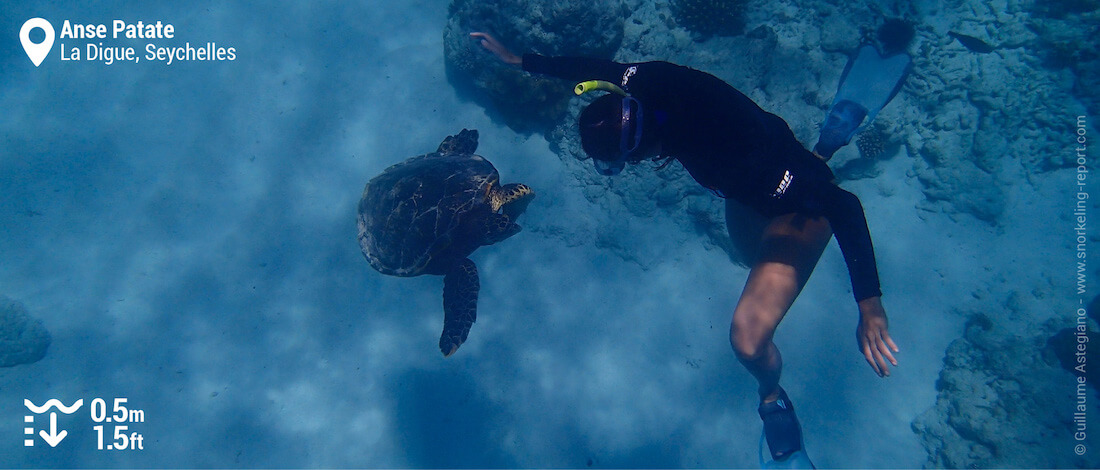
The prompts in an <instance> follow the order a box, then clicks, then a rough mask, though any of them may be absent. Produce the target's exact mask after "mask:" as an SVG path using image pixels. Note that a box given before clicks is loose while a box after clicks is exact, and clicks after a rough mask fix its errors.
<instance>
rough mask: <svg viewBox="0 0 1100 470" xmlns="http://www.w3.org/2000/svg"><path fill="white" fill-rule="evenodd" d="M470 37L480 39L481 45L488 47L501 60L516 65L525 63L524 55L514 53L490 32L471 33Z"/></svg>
mask: <svg viewBox="0 0 1100 470" xmlns="http://www.w3.org/2000/svg"><path fill="white" fill-rule="evenodd" d="M470 38H472V39H476V40H478V41H479V42H480V43H481V47H484V48H485V49H488V50H489V52H492V53H493V54H495V55H496V56H497V57H498V58H500V60H501V62H504V63H506V64H509V65H516V66H519V65H523V58H522V57H520V56H518V55H515V54H513V53H512V51H510V50H508V48H507V47H505V46H504V44H501V43H500V41H498V40H497V38H494V37H493V36H492V35H490V34H489V33H482V32H474V33H470Z"/></svg>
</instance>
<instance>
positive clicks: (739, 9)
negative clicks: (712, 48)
mask: <svg viewBox="0 0 1100 470" xmlns="http://www.w3.org/2000/svg"><path fill="white" fill-rule="evenodd" d="M746 3H747V2H745V1H744V0H676V1H674V2H672V13H673V17H674V18H676V22H677V23H679V24H680V25H681V26H683V27H684V28H686V29H687V30H688V31H691V32H692V33H695V34H696V38H697V40H699V41H704V40H706V39H709V38H710V37H711V36H736V35H738V34H741V33H742V32H743V31H744V30H745V5H746Z"/></svg>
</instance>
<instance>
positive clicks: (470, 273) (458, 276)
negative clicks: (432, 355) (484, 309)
mask: <svg viewBox="0 0 1100 470" xmlns="http://www.w3.org/2000/svg"><path fill="white" fill-rule="evenodd" d="M480 289H481V282H480V281H479V280H478V277H477V266H476V265H475V264H474V262H473V261H470V259H469V258H464V259H463V260H462V261H459V262H458V263H455V265H454V266H453V267H452V268H451V269H450V270H449V271H447V275H446V276H444V277H443V335H442V336H440V337H439V350H440V351H443V356H450V355H451V354H454V353H455V351H457V350H458V347H459V346H461V345H462V343H464V342H465V341H466V335H469V334H470V327H471V326H473V325H474V321H475V320H477V292H478V291H479V290H480Z"/></svg>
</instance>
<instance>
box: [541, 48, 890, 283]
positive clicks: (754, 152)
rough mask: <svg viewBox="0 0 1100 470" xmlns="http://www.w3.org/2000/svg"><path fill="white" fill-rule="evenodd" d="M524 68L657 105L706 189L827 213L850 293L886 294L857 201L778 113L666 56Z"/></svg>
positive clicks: (759, 206)
mask: <svg viewBox="0 0 1100 470" xmlns="http://www.w3.org/2000/svg"><path fill="white" fill-rule="evenodd" d="M523 69H524V70H526V71H528V72H532V73H538V74H546V75H552V76H555V77H559V78H564V79H567V80H574V81H583V80H606V81H608V82H611V83H614V84H617V85H621V86H622V88H623V89H624V90H626V91H627V92H628V93H630V95H631V96H633V97H635V98H637V99H638V101H639V102H641V103H642V105H643V106H645V109H646V110H647V111H646V112H647V113H650V112H656V114H655V115H656V116H657V118H658V122H659V124H658V132H660V141H661V153H662V154H663V155H664V156H670V157H674V158H676V159H677V160H679V161H680V163H681V164H682V165H683V166H684V168H685V169H686V170H687V171H688V173H690V174H691V176H692V177H693V178H695V180H696V181H698V182H699V184H701V185H703V186H704V187H706V188H710V189H712V190H714V191H716V192H718V193H719V194H720V195H722V196H724V197H732V198H734V199H736V200H737V201H740V202H741V203H743V204H745V205H748V206H750V207H752V208H754V209H756V210H757V211H759V212H760V213H762V214H764V215H766V216H775V215H779V214H785V213H792V212H798V213H804V214H808V215H814V216H817V215H820V216H824V217H825V218H826V219H827V220H828V221H829V224H830V225H831V226H832V229H833V233H834V234H835V236H836V240H837V243H839V244H840V250H841V252H842V253H843V254H844V261H845V262H846V263H847V264H848V274H849V276H850V277H851V279H852V292H853V294H854V295H855V298H856V300H857V301H859V300H863V299H866V298H869V297H876V296H880V295H882V292H881V291H880V290H879V279H878V269H877V267H876V266H875V252H874V248H873V246H872V245H871V234H870V232H869V231H868V229H867V220H866V219H865V218H864V215H863V206H862V205H861V204H860V202H859V199H858V198H857V197H856V196H855V195H853V194H852V193H849V192H848V191H845V190H843V189H840V187H838V186H837V185H836V184H834V183H833V182H832V180H833V172H832V171H831V170H830V169H829V167H828V165H826V164H825V162H824V161H822V160H821V159H819V158H817V157H816V156H814V154H813V153H811V152H810V151H808V150H806V148H805V147H803V146H802V144H801V143H799V142H798V139H796V138H795V137H794V133H793V132H791V129H790V127H788V126H787V123H786V122H785V121H783V119H782V118H780V117H779V116H776V115H774V114H771V113H769V112H766V111H764V110H763V109H760V107H759V106H757V105H756V103H754V102H753V101H752V100H751V99H749V97H747V96H745V95H744V94H743V93H741V92H739V91H737V89H735V88H733V87H732V86H730V85H729V84H727V83H726V82H723V81H722V80H720V79H719V78H718V77H715V76H713V75H711V74H708V73H705V72H700V71H698V70H693V69H690V68H688V67H683V66H680V65H675V64H671V63H668V62H643V63H637V64H620V63H617V62H612V61H609V60H602V59H588V58H574V57H545V56H541V55H537V54H525V55H524V56H523ZM624 82H625V83H624Z"/></svg>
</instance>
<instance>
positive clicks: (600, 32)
mask: <svg viewBox="0 0 1100 470" xmlns="http://www.w3.org/2000/svg"><path fill="white" fill-rule="evenodd" d="M473 31H484V32H488V33H491V34H493V35H494V36H496V37H497V38H498V39H500V41H501V42H503V43H504V44H505V45H507V46H508V47H509V48H510V49H511V50H512V51H513V52H515V53H516V54H522V53H524V52H536V53H540V54H545V55H578V56H588V57H604V58H611V57H612V55H613V54H614V52H615V51H616V50H617V49H618V47H619V44H620V43H621V41H622V37H623V9H622V6H621V4H620V2H618V1H613V0H595V1H583V2H582V1H577V0H570V1H558V2H553V3H546V2H538V1H534V0H504V1H500V2H488V3H487V2H476V1H471V0H455V1H453V2H452V3H451V6H450V18H449V20H448V22H447V26H446V28H445V29H444V32H443V50H444V57H445V60H446V67H447V77H448V79H449V80H450V81H451V83H452V84H454V85H455V86H456V88H458V90H459V91H460V93H462V94H464V95H466V96H467V97H470V98H472V99H473V100H474V101H476V102H478V103H480V104H481V105H482V106H484V107H485V108H486V109H488V110H489V112H491V113H497V114H498V117H499V118H500V119H501V120H502V121H503V122H504V123H506V124H507V125H508V126H509V127H512V128H513V129H515V130H516V131H519V132H531V131H546V130H548V129H550V128H552V127H553V126H554V125H556V124H557V122H558V121H560V120H561V119H562V117H563V115H564V112H565V109H566V105H567V103H568V101H569V99H570V98H571V97H572V96H573V94H572V92H571V90H572V85H573V84H571V83H566V82H565V81H563V80H558V79H555V78H550V77H542V76H532V75H530V74H527V73H525V72H523V71H521V70H519V69H516V68H514V67H511V66H508V65H505V64H503V63H501V62H500V61H499V60H497V58H496V57H495V56H493V55H492V54H491V53H489V52H488V51H486V50H484V49H483V48H482V47H481V46H480V45H479V44H478V43H477V42H475V41H473V40H471V39H470V37H469V33H471V32H473Z"/></svg>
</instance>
